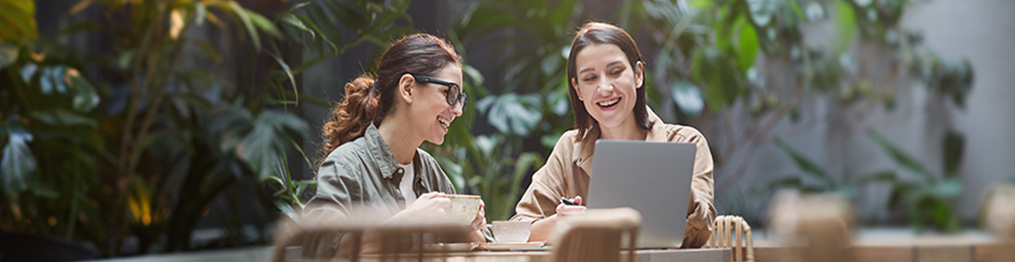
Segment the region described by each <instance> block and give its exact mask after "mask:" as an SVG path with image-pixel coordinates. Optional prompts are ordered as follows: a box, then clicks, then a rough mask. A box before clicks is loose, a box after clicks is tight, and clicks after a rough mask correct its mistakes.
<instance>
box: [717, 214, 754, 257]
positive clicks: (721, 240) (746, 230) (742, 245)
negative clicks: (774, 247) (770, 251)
mask: <svg viewBox="0 0 1015 262" xmlns="http://www.w3.org/2000/svg"><path fill="white" fill-rule="evenodd" d="M712 225H713V226H712V236H711V237H709V239H708V243H707V244H705V248H729V249H731V250H732V251H733V261H734V262H742V261H747V262H754V237H753V236H752V234H751V226H750V225H748V224H747V221H744V218H742V217H740V216H719V217H716V218H715V222H713V223H712Z"/></svg>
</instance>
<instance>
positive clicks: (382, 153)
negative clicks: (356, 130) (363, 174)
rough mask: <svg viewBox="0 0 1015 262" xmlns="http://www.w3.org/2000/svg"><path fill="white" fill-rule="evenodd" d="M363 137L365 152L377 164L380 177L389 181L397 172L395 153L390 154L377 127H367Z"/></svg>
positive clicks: (389, 149) (372, 125) (371, 125)
mask: <svg viewBox="0 0 1015 262" xmlns="http://www.w3.org/2000/svg"><path fill="white" fill-rule="evenodd" d="M363 137H365V138H366V139H367V145H368V146H367V150H368V151H369V152H370V157H371V158H372V159H373V161H374V163H377V167H378V168H380V171H381V175H382V176H384V178H385V179H390V178H391V177H392V176H393V175H394V174H395V170H398V161H397V160H395V153H393V152H391V148H390V147H388V143H387V142H384V137H382V136H381V132H380V131H378V130H377V126H374V124H372V123H371V124H370V126H367V130H366V131H364V132H363ZM414 162H415V161H414ZM413 168H415V167H413Z"/></svg>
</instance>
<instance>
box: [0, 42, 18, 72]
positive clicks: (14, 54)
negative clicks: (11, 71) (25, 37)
mask: <svg viewBox="0 0 1015 262" xmlns="http://www.w3.org/2000/svg"><path fill="white" fill-rule="evenodd" d="M19 49H20V48H19V47H18V46H17V45H14V44H6V43H2V44H0V70H3V69H4V68H6V67H7V66H8V65H10V64H12V63H14V61H18V51H19Z"/></svg>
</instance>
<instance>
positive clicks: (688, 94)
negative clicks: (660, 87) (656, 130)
mask: <svg viewBox="0 0 1015 262" xmlns="http://www.w3.org/2000/svg"><path fill="white" fill-rule="evenodd" d="M670 95H671V96H673V102H674V103H676V104H677V107H679V108H680V111H681V112H684V113H685V114H687V115H689V116H697V115H699V114H701V111H702V110H703V109H705V97H704V95H702V94H701V89H699V88H698V87H697V86H695V85H694V84H692V83H690V82H684V81H676V82H674V83H673V86H672V87H670Z"/></svg>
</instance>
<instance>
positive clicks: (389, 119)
mask: <svg viewBox="0 0 1015 262" xmlns="http://www.w3.org/2000/svg"><path fill="white" fill-rule="evenodd" d="M460 83H462V66H461V57H459V56H458V54H457V53H455V50H454V48H453V47H452V46H451V45H450V44H448V43H447V42H446V41H444V40H443V39H440V38H438V37H435V36H432V35H429V34H414V35H409V36H405V37H403V38H402V39H400V40H398V41H396V42H394V43H393V44H392V45H391V46H390V47H388V49H387V50H386V51H384V54H383V55H382V56H381V60H380V62H379V63H378V65H377V74H376V76H371V75H363V76H360V77H358V78H356V79H355V80H353V81H352V82H349V83H347V84H345V98H344V99H343V100H342V102H341V103H339V104H338V105H337V106H335V108H334V109H333V110H332V112H331V115H330V118H329V119H328V120H327V122H326V123H325V124H324V127H323V131H322V135H323V137H324V146H323V148H322V149H321V152H322V154H326V157H324V158H323V159H322V160H320V162H319V164H318V171H317V195H316V196H315V197H314V198H313V199H312V200H311V201H310V205H309V206H308V208H307V210H306V211H305V213H304V217H315V216H317V217H322V216H323V217H327V216H356V215H357V214H354V213H355V212H360V209H357V207H363V206H367V207H369V208H370V209H371V210H372V211H375V212H381V213H384V214H385V215H389V216H388V217H387V218H386V219H384V221H378V222H379V223H392V224H398V223H400V221H405V222H413V221H417V220H418V219H419V217H422V216H426V215H431V214H433V213H437V212H445V210H446V209H448V208H450V206H451V201H450V200H449V199H448V198H447V197H445V194H454V193H455V189H454V187H453V186H452V184H451V181H450V180H449V179H448V177H447V175H445V174H444V171H443V170H442V169H441V167H440V166H439V165H438V164H437V161H436V160H435V159H434V158H433V157H432V156H431V155H430V154H428V153H427V152H425V151H423V150H421V149H419V146H420V145H421V144H422V143H423V141H429V142H431V143H434V144H438V145H439V144H442V143H444V135H445V134H447V133H448V126H450V125H451V123H452V121H454V120H455V118H456V117H458V116H461V115H462V109H463V108H464V106H465V99H466V96H465V93H464V92H463V91H462V88H461V84H460ZM485 223H486V218H485V216H484V212H483V209H482V207H481V208H480V212H479V214H478V215H477V216H476V218H475V219H474V220H473V221H472V227H473V229H474V230H475V231H476V232H475V233H474V234H472V235H471V236H470V240H471V241H473V242H480V241H483V240H484V235H483V234H482V231H481V230H482V227H483V225H484V224H485ZM347 241H352V240H350V239H348V238H345V239H343V238H342V235H340V234H324V233H322V234H315V235H311V236H309V237H307V239H306V240H305V241H304V255H305V256H314V257H332V256H345V255H349V254H345V253H347V252H349V249H347V248H341V249H339V248H338V246H340V245H341V243H346V242H347ZM378 241H379V240H377V239H371V237H370V236H369V235H365V237H364V246H363V247H362V250H363V252H364V253H371V252H376V251H377V250H376V248H378V247H377V245H376V242H378Z"/></svg>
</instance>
